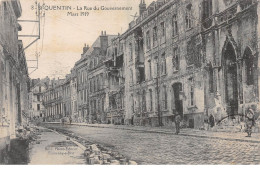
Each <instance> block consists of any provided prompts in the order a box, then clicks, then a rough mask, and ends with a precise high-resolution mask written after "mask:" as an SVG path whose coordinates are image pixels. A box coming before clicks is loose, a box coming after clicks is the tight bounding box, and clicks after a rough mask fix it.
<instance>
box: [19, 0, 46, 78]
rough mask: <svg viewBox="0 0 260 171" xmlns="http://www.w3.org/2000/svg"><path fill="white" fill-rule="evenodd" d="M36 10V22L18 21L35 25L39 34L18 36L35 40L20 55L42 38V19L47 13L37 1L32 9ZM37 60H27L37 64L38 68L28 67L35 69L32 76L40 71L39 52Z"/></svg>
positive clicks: (36, 54)
mask: <svg viewBox="0 0 260 171" xmlns="http://www.w3.org/2000/svg"><path fill="white" fill-rule="evenodd" d="M32 8H33V9H35V15H36V20H17V21H18V22H23V23H35V24H37V25H38V33H37V34H36V35H35V34H33V33H32V34H29V35H18V37H23V38H34V40H33V41H32V42H30V43H29V44H28V45H27V46H26V47H24V48H23V49H22V51H21V52H20V53H23V52H24V51H25V50H26V49H27V48H29V47H30V46H31V45H33V44H34V43H35V42H37V41H38V40H39V39H40V37H41V17H45V12H44V11H41V5H40V3H38V2H37V0H36V1H35V6H33V7H32ZM35 56H36V59H35V60H27V62H36V66H33V67H28V68H32V69H34V70H33V71H32V72H31V73H30V74H32V73H33V72H34V71H36V70H37V69H38V60H39V54H38V52H36V53H35Z"/></svg>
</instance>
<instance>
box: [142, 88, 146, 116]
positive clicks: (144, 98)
mask: <svg viewBox="0 0 260 171" xmlns="http://www.w3.org/2000/svg"><path fill="white" fill-rule="evenodd" d="M142 103H143V104H142V111H144V112H146V92H145V90H143V94H142Z"/></svg>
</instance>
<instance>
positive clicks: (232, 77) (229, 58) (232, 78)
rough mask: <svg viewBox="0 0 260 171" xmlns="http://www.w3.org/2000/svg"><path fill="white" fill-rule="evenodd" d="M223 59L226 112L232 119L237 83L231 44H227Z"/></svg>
mask: <svg viewBox="0 0 260 171" xmlns="http://www.w3.org/2000/svg"><path fill="white" fill-rule="evenodd" d="M223 59H224V60H223V66H224V79H225V100H226V105H227V109H228V110H227V112H228V115H229V116H231V117H232V118H233V117H234V115H236V114H237V112H238V83H237V63H236V53H235V50H234V48H233V46H232V44H231V43H228V44H227V46H226V49H225V52H224V58H223Z"/></svg>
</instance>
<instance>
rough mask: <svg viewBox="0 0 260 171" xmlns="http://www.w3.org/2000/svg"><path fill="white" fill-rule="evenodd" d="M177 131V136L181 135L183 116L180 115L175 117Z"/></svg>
mask: <svg viewBox="0 0 260 171" xmlns="http://www.w3.org/2000/svg"><path fill="white" fill-rule="evenodd" d="M174 121H175V129H176V133H175V134H177V135H178V134H179V133H180V123H181V116H180V115H179V114H177V115H176V116H175V120H174Z"/></svg>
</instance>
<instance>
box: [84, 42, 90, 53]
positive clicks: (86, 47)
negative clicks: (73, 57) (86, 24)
mask: <svg viewBox="0 0 260 171" xmlns="http://www.w3.org/2000/svg"><path fill="white" fill-rule="evenodd" d="M88 49H89V46H86V43H85V45H84V47H83V55H84V54H85V53H86V52H87V51H88Z"/></svg>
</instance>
